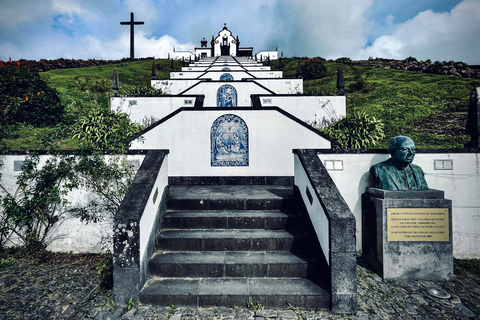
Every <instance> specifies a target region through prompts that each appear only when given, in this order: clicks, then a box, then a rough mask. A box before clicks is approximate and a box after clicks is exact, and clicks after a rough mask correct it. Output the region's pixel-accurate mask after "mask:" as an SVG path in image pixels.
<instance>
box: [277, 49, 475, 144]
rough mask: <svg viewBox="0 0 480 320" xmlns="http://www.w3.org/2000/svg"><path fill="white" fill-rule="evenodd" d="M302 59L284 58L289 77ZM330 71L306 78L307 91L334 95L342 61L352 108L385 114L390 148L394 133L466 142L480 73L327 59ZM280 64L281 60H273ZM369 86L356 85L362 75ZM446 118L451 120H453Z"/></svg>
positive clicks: (434, 141)
mask: <svg viewBox="0 0 480 320" xmlns="http://www.w3.org/2000/svg"><path fill="white" fill-rule="evenodd" d="M298 61H299V60H298V59H282V62H283V64H284V68H283V73H284V77H287V78H294V77H295V73H296V71H297V68H298ZM325 64H326V66H327V76H326V77H325V78H322V79H315V80H307V81H304V92H305V93H306V94H318V95H333V94H335V93H336V92H337V89H336V82H337V69H338V67H342V70H343V75H344V79H345V89H346V97H347V113H352V112H355V111H361V110H366V112H367V113H369V114H372V115H374V116H375V117H377V118H379V119H382V120H383V122H384V123H385V134H386V137H385V139H384V140H382V141H381V142H380V144H379V148H385V147H386V145H387V141H388V139H389V138H390V137H392V136H396V135H408V136H410V137H412V138H413V139H414V141H415V143H416V145H417V146H418V147H420V148H463V145H464V144H465V143H466V142H468V141H469V139H470V137H469V136H468V135H466V134H465V133H464V132H465V125H466V114H467V112H468V106H469V101H470V92H471V90H472V88H473V87H479V86H480V79H468V78H460V77H455V76H446V75H433V74H426V73H421V72H411V71H403V70H395V69H378V68H371V67H363V66H352V65H344V64H339V63H335V62H331V61H330V62H326V63H325ZM272 69H274V70H277V69H278V61H273V62H272ZM359 76H360V77H361V78H362V79H363V80H364V81H365V84H364V88H363V90H352V86H353V85H354V84H356V83H357V81H358V77H359ZM445 120H448V121H447V123H446V122H445Z"/></svg>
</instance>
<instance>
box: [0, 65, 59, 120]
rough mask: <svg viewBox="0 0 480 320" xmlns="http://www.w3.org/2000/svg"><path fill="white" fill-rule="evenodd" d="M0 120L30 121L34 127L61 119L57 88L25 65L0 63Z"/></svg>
mask: <svg viewBox="0 0 480 320" xmlns="http://www.w3.org/2000/svg"><path fill="white" fill-rule="evenodd" d="M0 97H2V99H0V110H1V112H0V124H2V125H13V124H18V123H25V124H30V125H33V126H35V127H44V126H50V125H55V124H57V123H59V122H61V121H62V117H63V115H64V108H63V106H62V104H61V103H60V99H59V97H58V95H57V91H56V90H55V89H53V88H51V87H49V86H48V85H47V83H46V82H45V81H43V80H42V79H40V77H39V75H38V73H37V72H33V71H30V70H28V69H25V68H20V69H19V68H15V67H11V66H8V67H0Z"/></svg>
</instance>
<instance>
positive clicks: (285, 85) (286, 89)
mask: <svg viewBox="0 0 480 320" xmlns="http://www.w3.org/2000/svg"><path fill="white" fill-rule="evenodd" d="M255 82H257V83H259V84H261V85H262V86H264V87H267V88H269V89H270V90H272V91H273V92H275V93H276V94H302V93H303V79H255Z"/></svg>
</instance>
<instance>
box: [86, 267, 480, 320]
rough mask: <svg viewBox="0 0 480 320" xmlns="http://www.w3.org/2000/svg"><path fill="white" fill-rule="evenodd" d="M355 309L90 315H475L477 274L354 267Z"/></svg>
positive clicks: (478, 308)
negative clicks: (399, 273) (412, 276)
mask: <svg viewBox="0 0 480 320" xmlns="http://www.w3.org/2000/svg"><path fill="white" fill-rule="evenodd" d="M357 272H358V312H357V314H355V315H334V314H332V313H331V312H330V311H328V310H303V309H302V308H298V307H296V306H286V308H285V309H269V308H268V306H265V309H260V310H257V311H256V312H254V311H252V309H253V308H251V309H248V308H224V307H213V308H193V307H158V306H152V305H140V306H138V307H137V308H135V309H133V310H130V311H128V312H125V311H122V310H120V309H117V311H116V312H115V313H114V314H111V313H109V312H106V311H105V310H104V309H100V310H98V313H97V314H95V317H93V318H94V319H98V320H100V319H112V320H113V319H125V320H153V319H170V320H193V319H199V320H200V319H202V320H207V319H208V320H209V319H215V320H217V319H218V320H227V319H228V320H237V319H238V320H240V319H253V320H262V319H278V320H280V319H289V320H295V319H301V320H304V319H352V320H354V319H372V320H373V319H402V320H403V319H480V298H479V296H480V277H479V276H478V275H475V274H472V273H468V272H461V273H460V274H458V275H455V278H454V280H453V281H451V282H431V281H408V282H405V281H384V280H382V279H381V278H380V277H379V276H378V275H376V274H375V273H372V272H371V271H370V270H368V269H367V268H365V267H363V266H361V265H358V267H357ZM432 287H433V288H436V289H441V290H444V291H446V292H448V293H449V294H450V295H451V297H450V298H448V299H442V298H436V297H434V296H432V295H430V294H429V293H427V291H426V289H427V288H432Z"/></svg>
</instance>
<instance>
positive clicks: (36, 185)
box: [2, 156, 78, 250]
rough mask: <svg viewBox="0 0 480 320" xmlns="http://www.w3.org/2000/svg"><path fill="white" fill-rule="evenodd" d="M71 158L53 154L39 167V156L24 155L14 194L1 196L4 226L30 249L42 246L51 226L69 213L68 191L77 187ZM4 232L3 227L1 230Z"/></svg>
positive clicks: (44, 245) (43, 246)
mask: <svg viewBox="0 0 480 320" xmlns="http://www.w3.org/2000/svg"><path fill="white" fill-rule="evenodd" d="M74 161H75V158H74V157H67V156H62V157H54V158H51V159H49V160H47V161H46V163H45V164H44V165H43V166H42V167H41V168H40V167H39V157H38V156H30V157H27V158H26V159H25V161H24V163H23V165H22V172H21V173H20V175H19V176H18V178H17V185H18V188H17V190H16V192H15V193H14V194H11V193H9V192H8V191H7V190H5V189H3V190H4V192H5V193H6V195H5V197H4V198H3V199H2V207H3V215H4V220H5V226H6V227H8V232H10V233H14V234H15V235H16V236H18V238H19V239H20V240H21V241H22V242H23V244H24V245H25V246H26V247H27V248H29V249H31V250H37V249H44V248H45V247H46V246H47V235H48V233H49V231H50V230H51V228H52V227H53V226H54V225H55V224H56V223H57V222H58V221H59V220H60V219H61V218H62V217H63V216H64V215H66V214H67V213H68V212H72V213H74V212H75V211H76V210H75V208H69V207H68V205H69V203H70V202H69V201H68V198H67V194H68V192H69V191H71V190H73V189H75V188H77V187H78V182H77V179H76V175H75V173H74V172H73V171H72V164H73V162H74ZM4 232H5V230H4Z"/></svg>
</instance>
